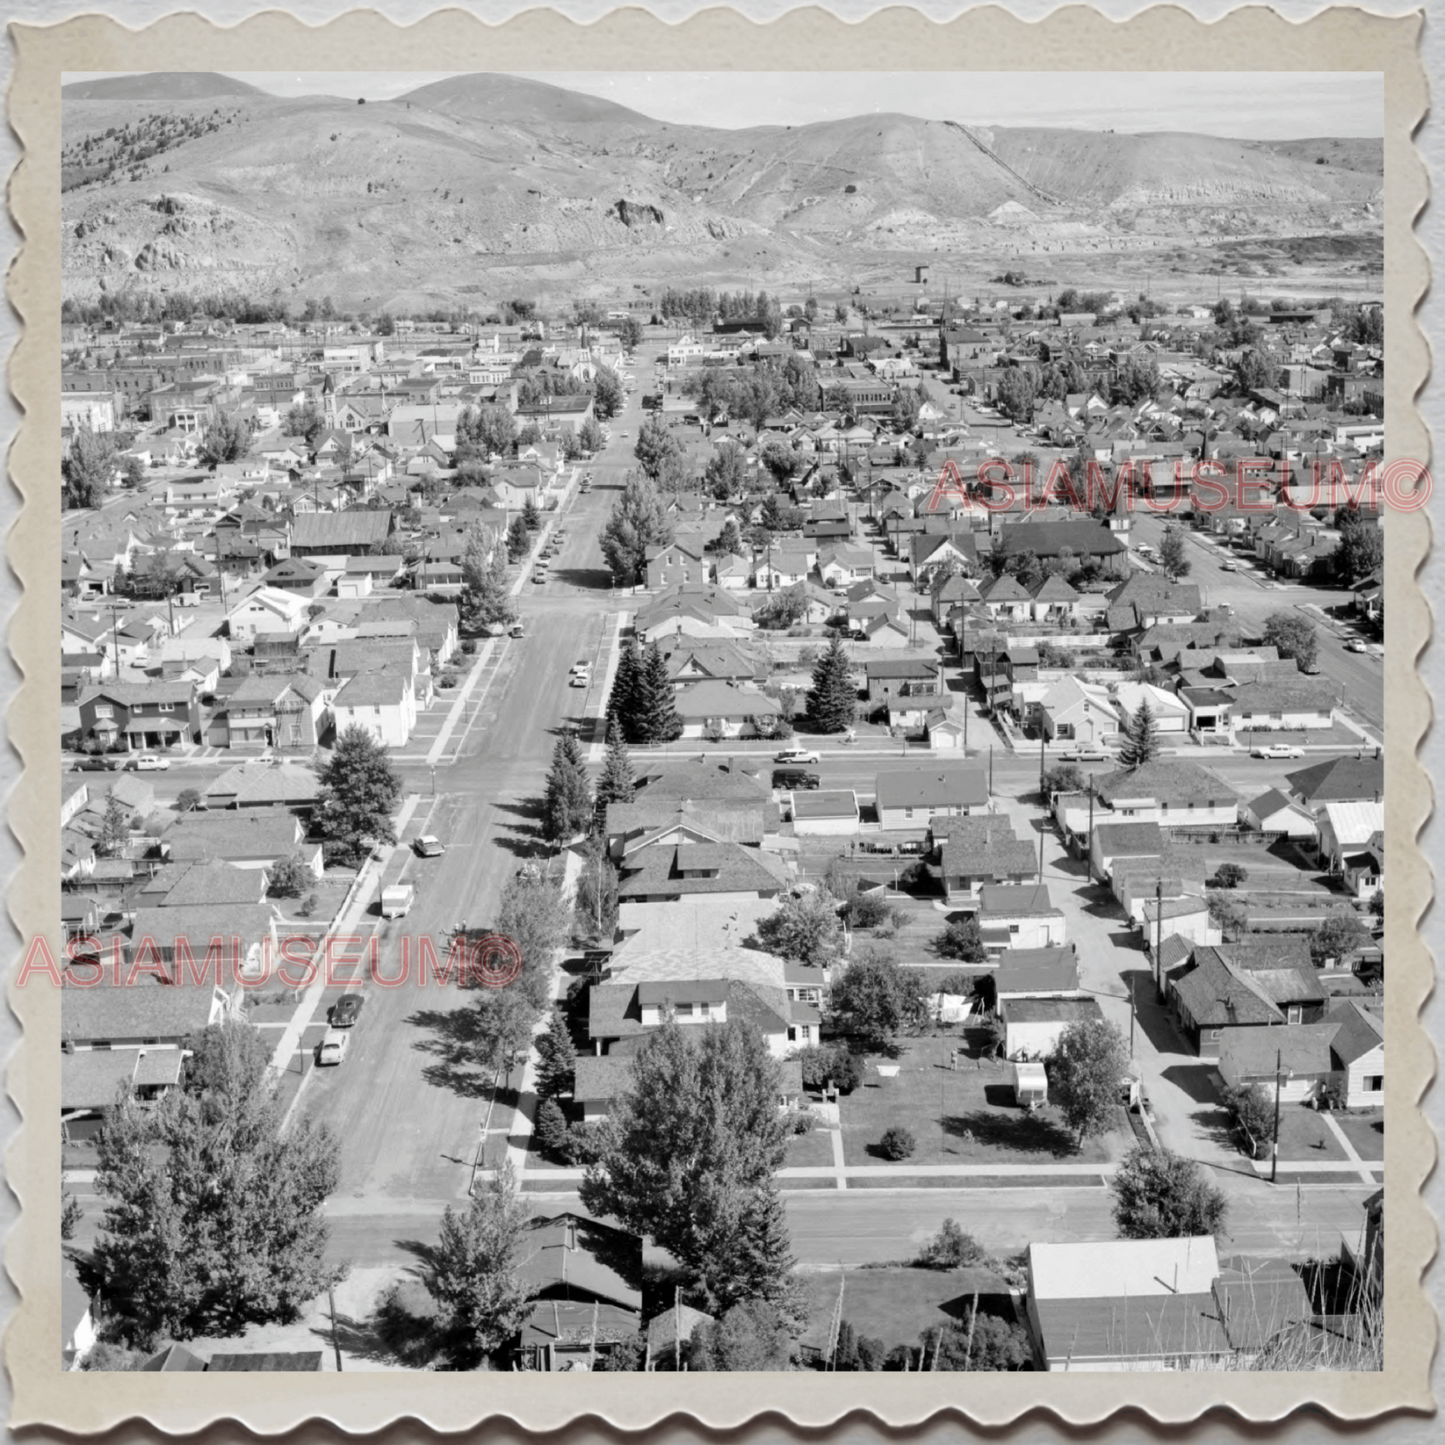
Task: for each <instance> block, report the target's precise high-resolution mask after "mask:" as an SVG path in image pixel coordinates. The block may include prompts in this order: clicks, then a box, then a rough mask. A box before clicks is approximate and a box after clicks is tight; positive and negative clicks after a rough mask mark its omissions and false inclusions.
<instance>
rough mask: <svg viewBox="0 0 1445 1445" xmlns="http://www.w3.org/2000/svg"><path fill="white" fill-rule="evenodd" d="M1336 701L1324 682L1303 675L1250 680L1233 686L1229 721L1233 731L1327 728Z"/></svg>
mask: <svg viewBox="0 0 1445 1445" xmlns="http://www.w3.org/2000/svg"><path fill="white" fill-rule="evenodd" d="M1336 701H1337V699H1336V697H1335V694H1334V692H1333V691H1332V690H1331V689H1330V687H1329V686H1328V684H1325V683H1317V682H1310V681H1308V680H1306V679H1304V678H1301V679H1300V681H1299V682H1250V683H1245V684H1244V685H1243V686H1242V687H1239V688H1237V689H1236V690H1235V694H1234V703H1233V706H1232V708H1231V711H1230V721H1231V724H1232V726H1233V728H1234V731H1235V734H1236V735H1238V734H1239V733H1242V732H1243V733H1248V732H1281V731H1286V732H1287V731H1293V732H1300V731H1303V730H1304V729H1306V728H1328V727H1329V726H1331V724H1332V723H1333V722H1334V716H1335V703H1336Z"/></svg>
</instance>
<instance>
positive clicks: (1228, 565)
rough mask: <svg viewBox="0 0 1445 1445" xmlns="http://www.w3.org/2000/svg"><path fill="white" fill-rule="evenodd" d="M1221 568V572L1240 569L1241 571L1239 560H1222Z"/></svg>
mask: <svg viewBox="0 0 1445 1445" xmlns="http://www.w3.org/2000/svg"><path fill="white" fill-rule="evenodd" d="M1219 570H1220V571H1221V572H1238V571H1239V563H1238V562H1221V563H1220V564H1219Z"/></svg>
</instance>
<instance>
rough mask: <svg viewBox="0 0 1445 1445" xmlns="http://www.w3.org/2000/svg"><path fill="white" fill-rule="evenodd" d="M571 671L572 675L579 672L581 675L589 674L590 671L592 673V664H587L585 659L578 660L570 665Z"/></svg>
mask: <svg viewBox="0 0 1445 1445" xmlns="http://www.w3.org/2000/svg"><path fill="white" fill-rule="evenodd" d="M571 671H572V672H573V673H574V674H575V673H579V672H583V673H586V672H591V671H592V664H591V663H590V662H588V661H587V659H586V658H585V657H583V658H579V659H578V660H577V661H576V662H574V663H573V664H572V667H571Z"/></svg>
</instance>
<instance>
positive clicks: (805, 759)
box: [773, 748, 818, 768]
mask: <svg viewBox="0 0 1445 1445" xmlns="http://www.w3.org/2000/svg"><path fill="white" fill-rule="evenodd" d="M773 761H774V762H775V763H811V764H812V765H813V766H814V767H815V768H816V767H817V766H818V755H817V753H815V752H812V751H811V750H810V749H808V748H784V749H783V751H782V752H780V753H778V754H777V755H776V756H775V757H774V758H773Z"/></svg>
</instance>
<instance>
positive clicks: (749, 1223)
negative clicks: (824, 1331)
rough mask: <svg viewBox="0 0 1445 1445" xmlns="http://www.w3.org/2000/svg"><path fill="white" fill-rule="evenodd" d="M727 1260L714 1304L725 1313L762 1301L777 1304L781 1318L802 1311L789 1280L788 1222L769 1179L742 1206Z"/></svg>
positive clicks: (791, 1266)
mask: <svg viewBox="0 0 1445 1445" xmlns="http://www.w3.org/2000/svg"><path fill="white" fill-rule="evenodd" d="M731 1245H732V1251H731V1258H730V1259H727V1260H725V1261H724V1262H723V1263H724V1267H723V1268H722V1269H720V1270H719V1272H718V1275H719V1280H720V1281H721V1283H720V1285H719V1287H718V1288H717V1289H716V1290H715V1297H716V1299H717V1301H718V1303H719V1304H720V1305H721V1306H722V1307H723V1308H724V1309H726V1308H727V1307H728V1306H729V1305H733V1304H736V1303H738V1302H739V1301H741V1300H749V1299H761V1300H767V1301H768V1303H769V1304H774V1305H778V1306H779V1307H780V1308H781V1309H783V1311H784V1313H785V1314H789V1315H792V1314H797V1313H800V1312H801V1301H800V1299H799V1298H798V1295H797V1291H796V1287H795V1285H794V1282H793V1266H794V1264H796V1263H797V1261H796V1260H795V1259H794V1258H793V1247H792V1241H791V1240H790V1239H789V1238H788V1219H787V1215H786V1213H785V1212H784V1209H783V1198H782V1195H781V1194H779V1193H778V1187H777V1184H776V1183H775V1182H774V1181H773V1180H771V1179H770V1180H769V1181H768V1182H767V1184H766V1185H764V1186H762V1187H761V1188H759V1189H757V1190H755V1191H754V1192H753V1195H752V1197H751V1198H750V1199H749V1200H748V1201H747V1202H746V1203H745V1205H744V1206H743V1210H742V1213H741V1216H740V1219H739V1223H738V1231H737V1233H736V1235H735V1236H734V1237H733V1239H732V1241H731Z"/></svg>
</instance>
